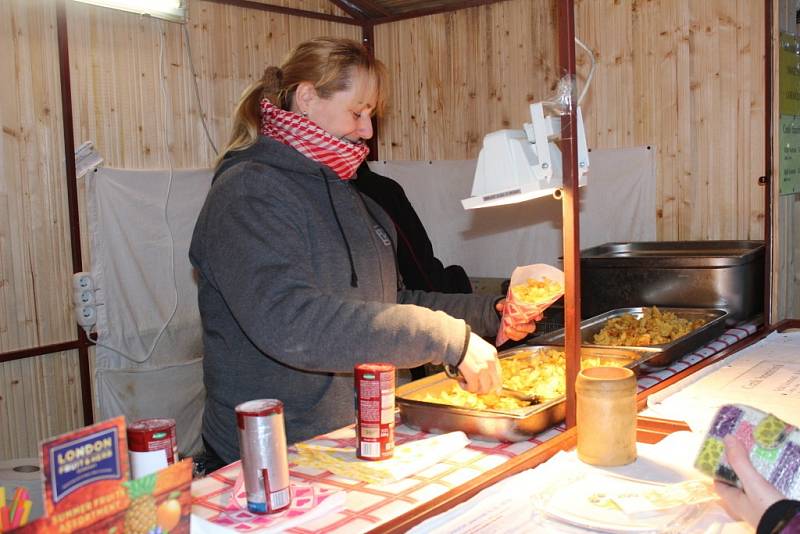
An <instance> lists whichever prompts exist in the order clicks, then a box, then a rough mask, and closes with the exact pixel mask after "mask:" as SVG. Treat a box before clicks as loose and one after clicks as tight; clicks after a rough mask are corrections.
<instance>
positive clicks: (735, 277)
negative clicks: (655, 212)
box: [581, 241, 764, 325]
mask: <svg viewBox="0 0 800 534" xmlns="http://www.w3.org/2000/svg"><path fill="white" fill-rule="evenodd" d="M581 301H582V302H581V314H582V315H583V317H584V318H588V317H594V316H596V315H599V314H601V313H604V312H607V311H609V310H613V309H617V308H628V307H637V306H661V307H671V308H687V307H694V308H721V309H724V310H725V311H727V312H728V318H727V322H728V324H729V325H730V324H735V323H738V322H740V321H743V320H748V319H752V318H753V317H755V316H757V315H759V314H761V313H763V311H764V242H763V241H647V242H645V241H642V242H632V243H606V244H605V245H600V246H598V247H593V248H590V249H586V250H582V251H581Z"/></svg>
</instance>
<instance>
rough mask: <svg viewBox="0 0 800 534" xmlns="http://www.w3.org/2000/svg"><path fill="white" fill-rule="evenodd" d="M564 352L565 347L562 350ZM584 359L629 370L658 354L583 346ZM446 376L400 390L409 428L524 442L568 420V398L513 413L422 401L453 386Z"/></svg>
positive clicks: (517, 353)
mask: <svg viewBox="0 0 800 534" xmlns="http://www.w3.org/2000/svg"><path fill="white" fill-rule="evenodd" d="M552 348H554V347H552V346H540V345H530V346H521V347H517V348H514V349H511V350H508V351H503V352H502V353H500V354H499V355H498V356H499V357H500V358H527V357H530V355H531V353H532V352H535V351H538V350H540V349H544V350H546V349H552ZM561 350H563V347H562V349H561ZM581 354H582V356H588V357H600V358H604V359H605V360H606V361H607V360H609V359H614V360H624V361H625V364H624V366H625V367H629V368H631V369H633V370H634V372H635V371H636V370H637V368H638V366H639V365H641V364H642V362H644V361H646V359H647V358H649V357H651V356H652V355H653V354H654V353H653V352H647V351H640V350H638V349H636V350H631V349H621V348H617V347H581ZM453 384H454V381H453V379H451V378H448V377H447V376H446V375H445V373H437V374H435V375H431V376H428V377H425V378H423V379H421V380H416V381H414V382H410V383H408V384H404V385H403V386H400V387H399V388H397V392H396V404H397V406H398V408H399V409H400V417H401V419H402V421H403V423H405V424H406V425H408V426H410V427H413V428H417V429H419V430H422V431H424V432H432V433H443V432H453V431H456V430H461V431H463V432H464V433H466V434H467V435H468V436H470V437H472V438H477V439H489V440H496V441H508V442H515V441H524V440H527V439H530V438H531V437H532V436H534V435H536V434H538V433H539V432H542V431H543V430H547V429H548V428H550V427H552V426H553V425H556V424H558V423H560V422H561V421H563V420H564V417H565V413H566V407H565V403H564V397H563V396H562V397H559V398H557V399H553V400H549V401H547V402H543V403H541V404H536V405H532V406H528V407H525V408H520V409H519V410H513V411H498V410H477V409H472V408H460V407H457V406H448V405H446V404H437V403H432V402H425V401H422V400H418V399H420V398H422V397H424V396H425V395H426V394H428V393H432V394H439V393H441V392H442V391H444V390H448V389H450V388H451V387H453Z"/></svg>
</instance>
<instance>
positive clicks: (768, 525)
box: [756, 499, 800, 534]
mask: <svg viewBox="0 0 800 534" xmlns="http://www.w3.org/2000/svg"><path fill="white" fill-rule="evenodd" d="M798 513H800V501H793V500H791V499H783V500H781V501H778V502H776V503H773V504H772V505H771V506H770V507H769V508H767V509H766V511H765V512H764V515H762V516H761V519H760V520H759V521H758V528H757V529H756V534H778V533H779V532H780V531H781V530H783V527H785V526H786V524H787V523H788V522H789V521H791V520H792V519H794V516H795V515H797V514H798Z"/></svg>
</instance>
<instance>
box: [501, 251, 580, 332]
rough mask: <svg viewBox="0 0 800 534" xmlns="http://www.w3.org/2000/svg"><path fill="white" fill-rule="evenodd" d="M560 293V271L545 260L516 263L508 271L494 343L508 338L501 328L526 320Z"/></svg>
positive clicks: (535, 314) (539, 312)
mask: <svg viewBox="0 0 800 534" xmlns="http://www.w3.org/2000/svg"><path fill="white" fill-rule="evenodd" d="M563 294H564V273H563V272H562V271H561V270H559V269H557V268H555V267H553V266H552V265H547V264H545V263H535V264H533V265H526V266H524V267H517V268H516V269H514V272H513V273H512V274H511V283H510V284H509V286H508V295H506V304H505V306H504V307H503V318H502V319H501V321H500V329H499V331H498V332H497V340H496V342H495V345H496V346H498V347H499V346H500V345H502V344H503V343H505V342H506V341H508V336H506V334H505V329H506V328H508V327H513V326H515V325H523V324H528V323H530V322H531V321H533V320H534V318H536V317H538V316H539V315H541V314H542V312H544V310H546V309H547V307H548V306H550V305H551V304H552V303H554V302H555V301H557V300H558V299H559V298H561V295H563Z"/></svg>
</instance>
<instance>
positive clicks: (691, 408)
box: [644, 332, 800, 432]
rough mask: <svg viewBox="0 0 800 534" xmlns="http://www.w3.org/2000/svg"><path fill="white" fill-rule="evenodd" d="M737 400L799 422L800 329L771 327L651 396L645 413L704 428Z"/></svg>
mask: <svg viewBox="0 0 800 534" xmlns="http://www.w3.org/2000/svg"><path fill="white" fill-rule="evenodd" d="M728 403H739V404H746V405H749V406H752V407H754V408H758V409H759V410H763V411H765V412H770V413H772V414H774V415H775V416H777V417H778V418H780V419H783V420H784V421H787V422H789V423H792V424H794V425H798V424H800V332H786V333H778V332H773V333H772V334H770V335H769V336H767V337H766V338H764V339H762V340H761V341H759V342H757V343H755V344H753V345H751V346H749V347H747V348H745V349H743V350H741V351H739V352H737V353H736V354H734V355H733V356H730V357H728V358H726V359H724V360H722V361H720V362H718V363H716V364H714V365H712V366H709V367H708V368H706V369H703V370H702V371H700V372H698V373H695V374H694V375H692V376H690V377H688V378H687V379H686V380H681V381H680V382H678V383H676V384H674V385H672V386H670V387H668V388H666V389H664V390H662V391H659V392H658V393H655V394H653V395H651V396H650V397H649V398H648V400H647V406H648V410H647V411H646V412H644V415H650V416H654V417H660V418H662V419H671V420H676V421H686V423H687V424H688V425H689V426H690V427H691V428H692V429H693V430H695V431H697V432H705V430H706V428H708V425H709V423H710V422H711V419H712V418H713V417H714V414H715V413H716V411H717V409H718V408H719V407H720V406H722V405H723V404H728Z"/></svg>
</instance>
